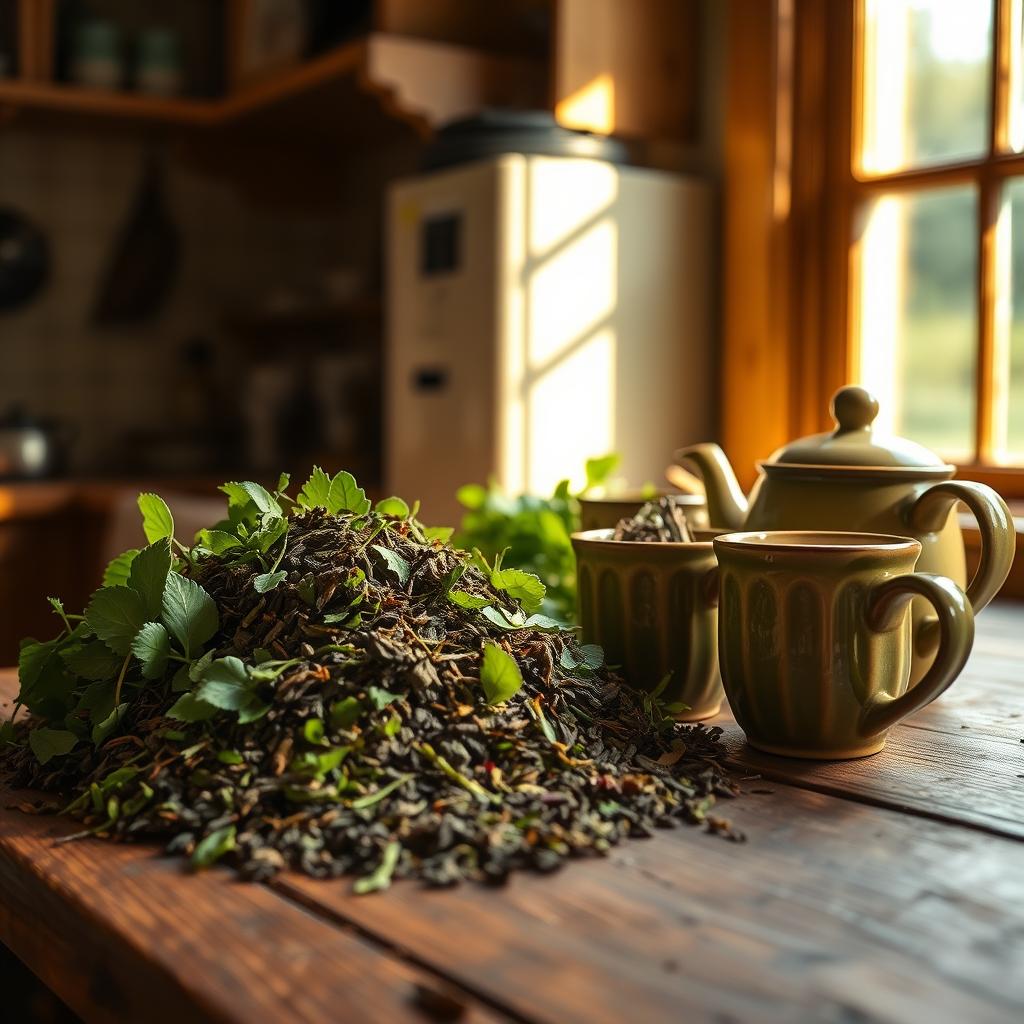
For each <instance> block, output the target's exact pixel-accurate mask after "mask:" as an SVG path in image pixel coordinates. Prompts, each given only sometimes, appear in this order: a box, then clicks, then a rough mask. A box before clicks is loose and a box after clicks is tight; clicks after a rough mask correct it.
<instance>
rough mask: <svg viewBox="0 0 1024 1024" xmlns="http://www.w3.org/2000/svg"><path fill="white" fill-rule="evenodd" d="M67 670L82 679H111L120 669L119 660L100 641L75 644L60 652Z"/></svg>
mask: <svg viewBox="0 0 1024 1024" xmlns="http://www.w3.org/2000/svg"><path fill="white" fill-rule="evenodd" d="M60 656H61V658H63V660H64V664H65V665H67V667H68V669H69V670H70V671H71V672H73V673H74V674H75V675H76V676H79V677H81V678H82V679H91V680H101V679H113V677H114V676H116V675H117V673H118V670H119V669H120V668H121V659H120V658H119V657H118V656H117V655H116V654H114V652H113V651H111V649H110V648H109V647H108V646H107V645H106V644H105V643H103V641H102V640H90V641H88V642H87V643H84V644H75V645H74V646H73V647H68V648H66V649H65V650H63V651H61V652H60Z"/></svg>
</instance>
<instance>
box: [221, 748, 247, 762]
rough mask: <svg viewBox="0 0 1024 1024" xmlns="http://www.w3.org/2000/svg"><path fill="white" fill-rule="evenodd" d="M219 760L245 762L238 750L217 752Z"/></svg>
mask: <svg viewBox="0 0 1024 1024" xmlns="http://www.w3.org/2000/svg"><path fill="white" fill-rule="evenodd" d="M217 760H218V761H220V763H221V764H244V763H245V759H244V758H243V757H242V755H241V754H240V753H239V752H238V751H237V750H221V751H219V752H218V753H217Z"/></svg>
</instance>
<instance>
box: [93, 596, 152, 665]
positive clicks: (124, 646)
mask: <svg viewBox="0 0 1024 1024" xmlns="http://www.w3.org/2000/svg"><path fill="white" fill-rule="evenodd" d="M146 619H147V615H146V606H145V603H144V602H143V600H142V597H141V595H140V594H139V593H138V592H137V591H135V590H132V589H131V587H101V588H100V589H99V590H97V591H96V593H94V594H93V595H92V597H91V598H90V599H89V603H88V605H86V608H85V621H86V624H87V625H88V627H89V628H90V629H91V630H92V631H93V632H94V633H95V634H96V635H97V636H98V637H99V638H100V639H101V640H102V641H103V642H104V643H105V644H106V645H107V646H108V647H109V648H110V649H111V650H112V651H113V652H114V653H115V654H120V655H122V656H123V655H125V654H127V653H128V652H129V651H130V650H131V646H132V640H134V639H135V634H136V633H138V631H139V629H140V628H141V626H142V624H143V623H144V622H145V621H146Z"/></svg>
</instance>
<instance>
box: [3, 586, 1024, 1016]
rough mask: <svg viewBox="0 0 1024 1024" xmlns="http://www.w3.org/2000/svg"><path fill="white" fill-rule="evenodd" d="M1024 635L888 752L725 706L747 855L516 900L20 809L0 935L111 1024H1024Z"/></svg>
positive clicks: (661, 859)
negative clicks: (850, 750)
mask: <svg viewBox="0 0 1024 1024" xmlns="http://www.w3.org/2000/svg"><path fill="white" fill-rule="evenodd" d="M1022 632H1024V606H1022V605H1010V604H1002V605H995V606H993V607H991V608H989V609H987V610H986V611H985V612H984V613H983V614H982V615H981V616H980V617H979V620H978V638H977V642H976V644H975V650H974V654H973V656H972V658H971V661H970V663H969V665H968V667H967V669H966V671H965V673H964V675H963V676H962V677H961V679H960V680H959V681H958V682H957V683H956V684H955V685H954V686H953V688H952V689H951V690H950V691H949V692H948V693H947V694H945V695H944V696H943V697H942V698H940V700H939V701H937V702H936V703H935V704H933V705H932V706H931V707H929V708H928V709H926V710H925V711H924V712H922V713H920V714H919V715H917V716H916V717H915V718H913V719H912V720H911V721H910V723H908V724H906V725H904V726H901V727H899V728H897V729H896V730H895V731H894V733H893V735H892V738H891V740H890V743H889V747H888V748H887V749H886V750H885V751H883V752H882V753H880V754H878V755H876V756H875V757H871V758H867V759H864V760H860V761H853V762H846V763H835V764H812V763H800V762H793V761H788V760H785V759H782V758H774V757H767V756H765V755H759V754H756V753H755V752H753V751H750V750H749V749H747V748H746V747H745V745H744V743H743V740H742V734H741V733H740V732H739V730H738V729H737V727H736V726H735V725H734V724H733V723H732V722H731V720H730V719H729V718H728V717H727V716H723V719H722V724H723V725H724V726H725V728H726V732H727V736H728V742H729V744H730V746H731V748H732V752H733V756H734V759H735V762H736V765H737V768H738V770H740V771H742V772H743V773H744V774H745V775H746V781H745V783H744V789H745V793H744V795H743V796H742V797H741V798H740V799H738V800H736V801H734V802H726V803H724V804H723V805H722V806H721V807H720V810H721V811H722V812H723V813H724V814H727V815H728V816H729V817H730V818H731V819H732V820H733V821H734V822H735V823H736V824H737V825H738V826H739V827H740V828H742V829H743V830H744V831H745V832H746V833H747V835H748V841H747V842H746V843H744V844H739V845H737V844H732V843H728V842H725V841H723V840H721V839H718V838H715V837H712V836H709V835H705V834H702V833H701V832H699V831H697V830H696V829H690V828H680V829H678V830H676V831H670V832H666V833H663V834H659V835H658V836H656V837H655V838H653V839H650V840H646V841H635V842H631V843H628V844H626V845H624V846H622V847H620V848H618V849H617V850H615V851H614V852H613V853H612V854H611V855H609V856H608V857H607V858H605V859H602V860H596V859H595V860H581V861H578V862H574V863H572V864H570V865H569V866H568V867H567V868H566V869H564V870H563V871H562V872H560V873H558V874H556V875H554V876H543V877H541V876H522V877H517V878H514V879H513V880H512V881H511V882H510V884H508V885H507V886H506V887H505V888H502V889H490V888H483V887H479V886H472V885H466V886H462V887H460V888H457V889H453V890H448V891H441V892H439V891H429V890H425V889H422V888H420V887H418V886H417V885H415V884H412V883H398V884H396V885H395V886H394V887H393V888H392V889H390V890H389V891H387V892H385V893H381V894H377V895H374V896H368V897H356V896H352V895H351V894H350V892H349V888H348V885H347V884H346V883H344V882H322V881H315V880H312V879H308V878H305V877H299V876H297V875H286V876H283V877H281V878H279V879H277V880H276V881H275V882H273V883H272V884H269V885H253V884H243V883H240V882H236V881H235V880H234V879H233V878H232V876H231V875H230V874H229V873H228V872H227V871H223V870H215V871H211V872H208V873H205V874H200V875H188V874H185V873H184V872H183V871H182V866H181V862H180V861H178V860H168V859H165V858H162V857H160V856H158V855H157V854H156V853H155V851H154V850H152V849H150V848H147V847H145V846H130V845H114V844H109V843H104V842H101V841H99V840H82V841H80V842H75V843H70V844H67V845H61V846H55V845H53V842H52V840H53V839H54V838H55V837H57V836H59V835H62V834H66V833H68V832H70V831H72V830H73V829H74V825H73V823H69V822H66V821H63V820H61V819H58V818H52V817H38V816H30V815H26V814H22V813H20V812H18V811H16V810H12V809H9V808H5V809H3V810H0V887H2V891H3V892H4V899H3V900H2V901H0V939H2V941H3V942H5V943H6V944H7V945H8V946H9V947H10V948H11V949H12V950H13V951H14V952H15V953H16V954H17V955H18V956H19V957H21V958H22V960H24V961H25V962H26V963H27V964H28V965H29V966H30V967H31V968H32V970H34V971H35V972H36V973H37V974H38V975H39V976H40V977H41V978H42V979H43V980H44V981H45V982H46V983H47V984H48V985H50V986H51V987H52V988H53V989H54V990H55V991H56V992H57V994H58V995H60V996H61V997H62V998H63V999H65V1000H66V1001H67V1002H68V1003H69V1004H70V1005H71V1006H72V1007H73V1008H74V1009H75V1010H76V1011H77V1012H78V1013H80V1014H81V1015H82V1016H83V1017H84V1018H85V1019H86V1020H87V1021H123V1020H128V1019H146V1020H150V1021H163V1020H166V1021H172V1020H173V1021H180V1020H183V1019H187V1020H217V1021H239V1022H241V1021H245V1022H250V1021H265V1020H275V1021H276V1020H304V1021H305V1020H309V1021H318V1022H319V1021H324V1020H335V1021H349V1020H351V1021H359V1022H363V1021H389V1022H392V1021H395V1022H397V1021H428V1020H432V1019H433V1020H437V1019H449V1020H454V1019H458V1020H460V1021H500V1020H514V1021H519V1022H538V1024H539V1022H548V1024H565V1022H576V1021H578V1022H581V1024H583V1022H586V1024H600V1022H608V1024H612V1022H614V1024H618V1022H621V1021H624V1020H629V1021H637V1022H643V1024H654V1022H660V1021H666V1022H668V1021H671V1022H678V1021H696V1020H715V1021H750V1020H758V1021H761V1020H765V1021H779V1022H788V1021H793V1020H821V1021H837V1020H857V1021H886V1022H893V1021H906V1022H908V1024H911V1022H913V1024H917V1022H919V1021H921V1020H956V1021H971V1022H972V1024H979V1022H985V1021H1007V1020H1019V1019H1022V1017H1024V690H1022V684H1024V680H1022V679H1021V669H1020V655H1021V652H1022V647H1021V635H1022ZM0 688H2V691H3V698H4V700H9V699H10V697H11V696H12V695H13V693H14V690H15V688H16V682H15V680H14V677H13V674H12V673H11V672H7V673H5V674H3V676H2V677H0ZM6 796H7V799H6V800H3V801H2V803H3V804H4V805H9V804H11V803H12V802H13V801H14V800H16V799H17V797H16V795H15V794H10V793H8V794H6ZM423 992H428V993H438V992H440V993H445V994H447V995H448V996H450V997H451V998H452V999H454V1003H452V1004H449V1010H450V1011H451V1015H449V1016H448V1017H444V1016H436V1015H435V1016H431V1015H430V1014H428V1013H426V1012H425V1010H424V1009H423V1003H424V997H423V995H422V993H423ZM417 993H420V994H419V995H418V994H417ZM459 1005H461V1007H462V1010H461V1014H460V1015H459V1014H457V1013H456V1009H457V1007H458V1006H459Z"/></svg>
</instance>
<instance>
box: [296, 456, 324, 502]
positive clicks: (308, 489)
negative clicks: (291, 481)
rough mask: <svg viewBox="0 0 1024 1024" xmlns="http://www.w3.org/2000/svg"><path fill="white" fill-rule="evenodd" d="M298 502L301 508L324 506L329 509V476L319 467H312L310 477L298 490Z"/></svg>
mask: <svg viewBox="0 0 1024 1024" xmlns="http://www.w3.org/2000/svg"><path fill="white" fill-rule="evenodd" d="M298 500H299V504H300V505H302V506H303V508H325V509H327V511H328V512H329V511H331V478H330V477H329V476H328V475H327V474H326V473H325V472H324V471H323V470H322V469H321V468H320V467H319V466H314V467H313V473H312V475H311V476H310V478H309V479H308V480H307V481H306V482H305V483H304V484H303V485H302V490H301V491H299V499H298Z"/></svg>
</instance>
